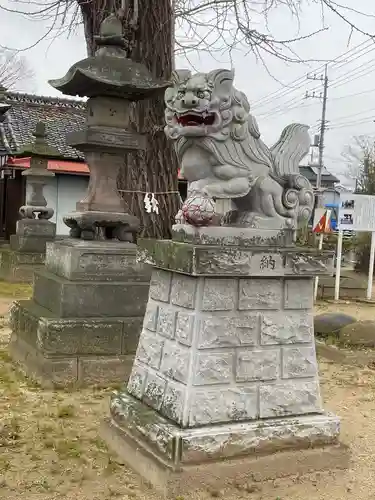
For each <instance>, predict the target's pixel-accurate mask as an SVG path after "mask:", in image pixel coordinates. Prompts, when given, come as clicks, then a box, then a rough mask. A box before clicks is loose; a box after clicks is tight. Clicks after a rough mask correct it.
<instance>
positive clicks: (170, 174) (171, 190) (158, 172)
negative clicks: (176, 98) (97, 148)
mask: <svg viewBox="0 0 375 500" xmlns="http://www.w3.org/2000/svg"><path fill="white" fill-rule="evenodd" d="M77 1H78V3H79V5H80V8H81V12H82V16H83V23H84V30H85V37H86V43H87V49H88V53H89V55H92V54H93V53H94V52H95V42H94V35H96V34H98V32H99V27H100V23H101V22H102V21H103V19H104V18H105V17H106V16H107V15H108V14H110V13H114V12H116V11H117V10H118V9H119V8H120V6H121V0H91V2H87V0H77ZM131 3H132V6H133V2H131ZM138 12H139V14H138V24H137V29H136V30H135V31H134V32H131V31H129V30H128V26H129V23H128V21H129V19H131V18H132V15H133V11H132V7H131V8H130V9H128V10H127V11H126V15H125V19H124V29H125V31H124V33H125V36H126V37H127V38H132V40H133V44H132V48H131V49H130V53H129V55H128V56H129V57H130V58H131V59H133V60H134V61H137V62H141V63H143V64H145V66H146V67H147V68H148V69H149V70H150V71H151V73H152V74H153V76H155V77H157V78H160V79H162V80H168V79H169V78H170V75H171V71H172V62H173V51H172V43H171V42H172V22H173V16H172V7H171V0H158V1H157V2H155V1H152V0H138ZM132 127H133V129H134V130H135V131H138V132H140V133H144V134H146V135H147V139H148V142H147V145H148V147H147V150H146V152H136V153H128V154H127V155H126V157H125V158H124V167H123V169H122V171H121V173H120V176H119V179H118V187H119V190H120V192H121V193H122V195H123V197H124V199H125V200H126V202H127V204H128V206H129V209H130V212H131V213H132V214H134V215H136V216H137V217H138V218H139V219H140V221H141V230H140V236H142V237H148V238H169V237H170V229H171V224H172V222H173V218H174V216H175V215H176V213H177V211H178V208H179V195H178V181H177V178H178V176H177V158H176V155H175V153H174V151H173V149H172V145H171V143H170V141H167V139H166V137H165V135H164V130H163V129H164V100H163V95H162V94H160V96H159V97H157V98H156V99H150V100H145V101H141V102H139V103H138V104H137V105H135V106H134V113H133V117H132ZM146 192H148V193H154V194H155V197H156V199H157V200H158V202H159V215H157V214H154V213H152V214H148V213H147V212H146V211H145V207H144V202H143V199H144V196H145V193H146Z"/></svg>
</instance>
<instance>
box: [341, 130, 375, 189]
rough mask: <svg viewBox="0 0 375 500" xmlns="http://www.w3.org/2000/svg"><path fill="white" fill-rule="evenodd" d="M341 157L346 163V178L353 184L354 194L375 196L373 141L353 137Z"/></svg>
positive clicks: (369, 138) (371, 139)
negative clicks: (351, 142)
mask: <svg viewBox="0 0 375 500" xmlns="http://www.w3.org/2000/svg"><path fill="white" fill-rule="evenodd" d="M343 157H344V159H345V160H346V161H347V171H346V177H347V178H348V179H350V180H351V181H352V182H353V184H354V189H355V192H356V193H362V194H372V195H375V139H374V138H373V137H369V136H357V137H354V138H353V144H351V145H349V146H347V148H345V150H344V152H343Z"/></svg>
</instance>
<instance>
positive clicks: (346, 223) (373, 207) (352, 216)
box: [338, 193, 375, 232]
mask: <svg viewBox="0 0 375 500" xmlns="http://www.w3.org/2000/svg"><path fill="white" fill-rule="evenodd" d="M338 229H339V230H341V231H370V232H373V231H375V196H370V195H366V194H350V193H342V194H341V195H340V205H339V217H338Z"/></svg>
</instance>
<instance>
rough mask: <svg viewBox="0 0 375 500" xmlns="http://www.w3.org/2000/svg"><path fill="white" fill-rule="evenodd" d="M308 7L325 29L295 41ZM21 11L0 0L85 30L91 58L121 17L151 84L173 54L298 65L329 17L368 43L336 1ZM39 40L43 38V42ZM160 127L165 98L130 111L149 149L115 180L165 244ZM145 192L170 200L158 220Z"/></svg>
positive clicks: (91, 2)
mask: <svg viewBox="0 0 375 500" xmlns="http://www.w3.org/2000/svg"><path fill="white" fill-rule="evenodd" d="M311 3H316V4H319V5H320V6H321V12H322V25H321V26H318V27H317V29H315V30H313V31H311V32H307V33H300V32H299V14H300V11H301V9H302V7H303V6H307V5H309V4H311ZM26 5H27V7H25V2H24V0H12V6H13V7H12V8H11V9H9V8H6V7H5V6H4V5H2V3H1V0H0V7H2V8H3V9H4V10H7V11H9V12H14V13H18V14H23V15H26V16H29V17H32V18H33V19H49V20H50V28H49V30H48V33H47V34H48V35H51V33H55V35H57V34H58V33H59V32H61V31H62V30H66V29H67V28H68V29H70V28H71V27H74V26H76V25H78V24H80V23H83V28H84V33H85V39H86V45H87V50H88V53H89V54H90V55H91V54H93V53H94V51H95V40H94V35H96V34H98V30H99V26H100V23H101V22H102V20H103V19H104V18H105V17H106V16H107V15H108V14H109V13H113V12H114V11H118V9H121V11H122V19H123V27H124V34H125V37H126V38H127V39H128V41H129V53H128V56H129V57H130V58H132V59H134V60H136V61H139V62H143V63H144V64H145V65H146V66H147V67H148V69H149V70H151V72H152V73H153V75H154V76H155V77H159V78H164V79H169V77H170V74H171V69H172V66H173V58H174V49H176V52H183V53H184V54H185V55H188V54H189V52H192V51H196V50H198V49H199V50H200V51H203V50H206V51H209V52H210V53H214V52H223V51H232V50H234V49H236V48H238V47H239V46H242V47H243V46H244V44H245V45H247V46H248V47H250V49H251V50H252V51H253V52H254V53H255V55H256V56H257V57H258V59H260V60H261V61H263V56H264V55H265V54H270V55H273V56H276V57H278V58H281V59H283V60H285V61H290V62H297V61H298V62H300V61H301V59H299V57H298V56H297V55H296V53H295V50H294V49H293V46H294V44H295V43H296V42H298V41H299V40H301V39H304V38H307V37H309V36H312V35H313V34H314V33H317V32H318V31H321V30H322V29H326V28H325V25H324V14H325V12H326V11H327V9H328V10H330V11H332V12H334V13H335V14H337V15H338V16H339V17H340V18H341V19H342V20H343V22H344V23H345V24H346V25H347V26H348V27H349V29H350V32H351V31H353V30H357V31H360V32H361V33H364V34H366V35H368V36H371V34H370V33H366V32H365V31H364V30H362V29H361V28H360V27H359V26H357V25H356V24H355V23H354V22H352V20H351V19H350V15H351V14H358V11H356V10H355V9H353V8H352V7H346V6H345V5H341V4H339V3H336V1H335V0H203V1H202V0H157V1H155V0H153V1H151V0H44V1H43V2H42V3H41V2H40V0H29V1H28V2H27V3H26ZM283 7H284V8H288V9H289V10H290V11H291V13H292V14H293V16H294V18H295V19H296V27H297V30H296V33H297V35H296V36H294V37H289V38H288V37H287V38H285V39H277V38H275V37H274V36H273V35H272V33H271V32H270V30H269V29H268V19H269V16H270V15H271V13H272V12H273V11H275V10H277V9H279V8H283ZM362 14H363V13H362ZM260 20H263V21H264V22H263V23H262V24H263V26H264V30H263V31H262V30H259V29H257V28H256V26H258V25H259V21H260ZM44 36H46V34H44V35H42V36H41V39H42V38H43V37H44ZM34 45H35V44H34ZM163 125H164V104H163V99H162V97H160V98H157V99H154V100H152V101H147V102H142V103H141V104H139V105H137V106H136V107H134V114H133V126H134V129H135V130H138V131H140V132H143V133H146V134H147V135H148V139H149V141H148V146H149V148H148V151H147V153H146V154H140V153H136V154H129V155H128V156H127V158H126V159H125V162H124V168H123V170H122V172H121V175H120V179H119V188H120V190H122V191H123V195H124V197H125V199H126V200H127V202H128V205H129V208H130V210H131V211H132V212H133V213H134V214H135V215H137V216H138V217H139V218H140V219H141V224H142V231H141V235H143V236H149V237H156V238H161V237H168V236H169V232H170V225H171V222H172V219H173V217H174V215H175V213H176V212H177V209H178V196H177V194H176V192H177V163H176V158H175V155H174V152H173V151H172V147H171V144H170V143H169V142H167V141H166V139H165V137H164V133H163ZM127 191H132V192H131V193H130V192H127ZM145 191H147V192H154V193H161V192H169V193H167V194H160V195H158V196H157V198H158V200H159V203H160V213H161V214H162V215H161V216H157V215H156V216H155V215H152V214H151V215H149V214H146V213H145V210H144V206H143V196H144V192H145ZM171 192H172V193H171Z"/></svg>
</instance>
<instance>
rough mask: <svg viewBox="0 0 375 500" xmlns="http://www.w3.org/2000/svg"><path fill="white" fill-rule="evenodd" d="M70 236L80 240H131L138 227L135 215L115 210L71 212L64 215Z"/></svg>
mask: <svg viewBox="0 0 375 500" xmlns="http://www.w3.org/2000/svg"><path fill="white" fill-rule="evenodd" d="M64 222H65V224H66V225H67V226H68V227H70V228H71V229H70V237H71V238H75V239H82V240H119V241H126V242H133V240H134V237H135V234H136V233H137V231H138V228H139V220H138V219H137V217H134V216H133V215H130V214H126V213H120V212H118V213H116V212H99V211H87V212H71V213H70V214H68V215H66V216H65V217H64Z"/></svg>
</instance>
